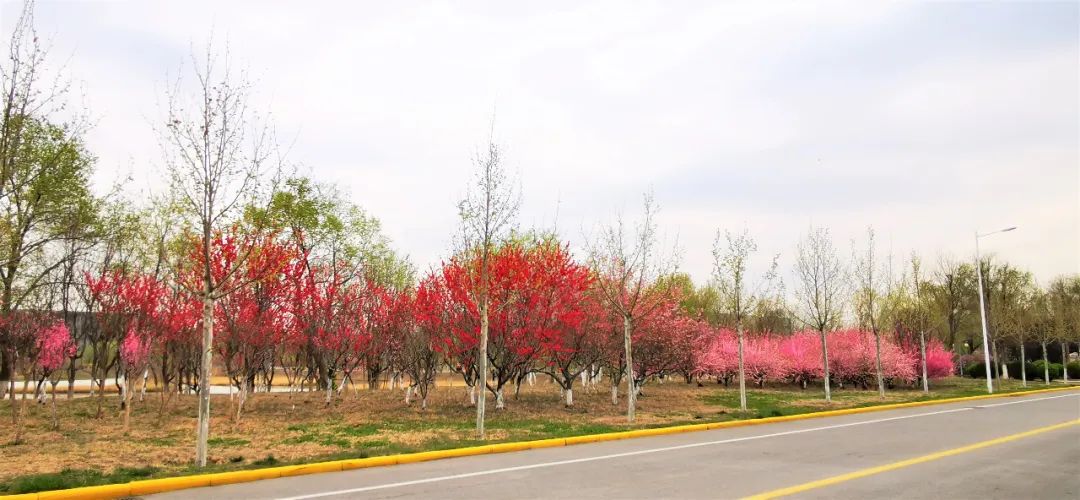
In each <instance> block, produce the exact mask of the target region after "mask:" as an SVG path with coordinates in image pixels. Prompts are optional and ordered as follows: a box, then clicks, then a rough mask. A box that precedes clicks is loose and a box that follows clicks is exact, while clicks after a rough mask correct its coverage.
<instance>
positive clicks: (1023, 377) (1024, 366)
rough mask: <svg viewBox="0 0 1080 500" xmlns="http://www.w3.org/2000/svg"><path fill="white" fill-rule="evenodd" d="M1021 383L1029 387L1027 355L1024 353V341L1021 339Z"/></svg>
mask: <svg viewBox="0 0 1080 500" xmlns="http://www.w3.org/2000/svg"><path fill="white" fill-rule="evenodd" d="M1020 383H1021V384H1022V385H1023V386H1024V387H1027V357H1026V356H1025V355H1024V341H1023V340H1021V341H1020Z"/></svg>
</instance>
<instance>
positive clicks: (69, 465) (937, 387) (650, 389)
mask: <svg viewBox="0 0 1080 500" xmlns="http://www.w3.org/2000/svg"><path fill="white" fill-rule="evenodd" d="M983 384H984V382H982V381H980V380H978V379H974V380H973V379H957V378H953V379H946V380H941V381H936V382H935V383H934V384H933V385H932V390H931V393H930V394H929V395H924V394H923V393H922V391H921V390H916V389H911V388H898V389H894V390H890V391H889V392H888V395H887V397H886V399H885V400H884V401H882V400H881V399H879V398H878V396H877V392H876V391H862V390H853V389H836V390H834V391H833V402H832V403H825V401H824V400H823V398H822V394H821V388H820V387H811V388H809V389H806V390H799V389H797V388H791V387H784V386H778V387H766V388H763V389H760V388H751V389H750V390H749V394H748V404H749V406H750V410H749V411H747V412H741V411H739V410H738V402H739V395H738V390H737V389H734V388H725V387H723V386H720V385H717V384H715V383H711V382H710V383H706V384H705V385H704V386H702V387H698V386H697V384H685V383H680V382H674V381H668V382H667V383H665V384H658V383H655V382H653V383H650V384H649V385H647V386H646V387H645V388H644V389H643V394H642V397H641V398H640V399H639V407H638V422H637V423H635V424H634V425H628V424H627V423H626V422H625V416H624V415H623V412H624V411H625V406H623V405H624V404H625V400H620V406H618V407H615V406H612V404H611V400H610V392H609V390H608V387H607V386H595V387H591V388H588V389H582V388H580V387H578V388H575V391H574V392H575V394H574V396H575V398H574V399H575V407H574V408H564V407H563V405H562V400H561V398H560V396H559V393H558V387H557V386H556V385H553V384H550V383H548V382H546V381H543V382H538V383H537V384H536V385H535V386H533V387H529V386H525V387H523V388H522V390H521V395H520V398H518V399H514V398H513V397H512V396H510V395H508V397H507V408H506V409H505V410H499V411H496V410H494V409H493V406H494V404H492V403H491V402H490V401H491V400H490V398H489V408H491V409H489V413H488V420H487V429H488V437H489V439H488V440H487V441H484V442H481V441H478V440H477V439H475V437H474V436H473V422H474V418H475V409H474V408H472V407H470V406H469V405H468V404H467V403H468V398H467V394H466V392H465V390H464V389H463V388H461V387H460V386H459V387H438V388H436V389H434V390H433V391H432V395H431V398H430V399H429V408H428V410H427V411H421V410H420V409H419V407H418V405H417V404H415V403H414V405H413V406H412V407H407V406H405V405H404V403H403V401H402V392H401V391H390V390H377V391H358V392H355V393H347V394H346V395H345V397H344V400H342V401H339V402H337V403H336V404H335V405H334V406H332V407H327V406H326V405H325V404H324V403H323V398H322V395H321V394H315V393H308V394H298V395H292V396H290V395H288V394H255V395H254V396H253V397H252V398H251V399H250V400H249V401H248V404H247V406H246V407H245V408H246V411H245V413H244V415H243V417H242V418H241V419H240V421H234V420H233V419H232V418H230V417H229V416H227V415H229V414H231V413H232V411H230V407H231V404H230V401H229V398H228V397H227V396H220V397H219V396H215V397H214V399H213V402H212V406H211V407H212V409H213V416H214V418H213V420H212V422H211V425H212V428H211V436H212V438H211V439H210V443H209V444H210V461H211V462H212V465H210V466H209V467H207V468H206V469H199V468H196V467H194V466H192V465H191V461H192V458H193V455H194V443H193V441H194V435H195V423H196V418H195V398H194V397H193V396H174V397H173V401H172V402H171V403H170V404H169V406H168V407H166V409H165V410H164V412H162V411H161V405H160V400H159V399H158V397H159V396H158V395H157V394H148V395H147V400H146V401H145V402H142V403H139V402H136V404H135V406H134V407H133V411H132V427H131V430H130V431H129V432H128V433H127V434H126V435H125V434H124V433H123V432H122V429H121V418H120V412H119V409H118V408H117V404H118V400H117V399H116V398H115V397H109V398H106V399H105V410H104V414H103V417H102V418H96V415H97V402H96V401H95V400H91V399H88V398H81V399H74V400H71V401H67V400H58V401H57V407H58V408H57V410H58V414H59V421H60V426H59V429H57V430H53V429H52V428H51V424H50V411H51V410H50V408H49V407H48V406H47V405H44V406H42V405H35V404H32V403H30V402H29V401H26V404H25V405H24V418H23V422H24V427H25V429H24V436H25V439H24V442H23V443H21V444H18V445H15V444H11V443H10V439H11V436H12V435H13V434H14V432H13V428H12V424H11V420H10V418H7V417H6V416H5V418H3V419H2V422H0V440H2V441H0V464H4V465H3V468H2V469H0V493H28V492H34V491H43V490H50V489H60V488H73V487H78V486H88V485H97V484H108V483H117V482H126V481H131V480H136V479H146V478H156V477H165V476H175V475H184V474H196V473H200V472H218V471H225V470H239V469H249V468H258V467H266V466H271V465H283V464H294V463H303V462H312V461H321V460H333V459H343V458H362V457H368V456H376V455H388V454H394V453H408V452H416V451H427V450H438V449H447V448H457V447H463V446H472V445H477V444H482V443H494V442H506V441H520V440H531V439H544V438H553V437H565V436H576V435H584V434H596V433H603V432H612V431H619V430H627V429H634V428H646V427H659V426H666V425H676V424H685V423H704V422H718V421H726V420H734V419H745V418H763V417H771V416H780V415H793V414H799V413H808V412H814V411H821V410H829V409H840V408H850V407H857V406H869V405H874V404H881V403H882V402H888V403H893V402H903V401H917V400H924V399H937V398H949V397H958V396H969V395H977V394H984V393H985V390H986V389H985V385H983ZM1052 386H1057V387H1060V386H1061V384H1060V383H1056V384H1053V385H1052ZM1042 387H1044V386H1043V385H1042V383H1034V384H1030V387H1029V388H1030V389H1039V388H1042ZM1020 389H1021V387H1020V383H1019V382H1018V381H1012V380H1007V381H1005V383H1004V386H1003V387H1002V388H1001V389H1000V391H1001V392H1010V391H1016V390H1020ZM9 405H10V403H9V402H8V401H3V402H2V406H0V408H2V409H3V411H4V412H8V411H10V409H9V408H10V406H9Z"/></svg>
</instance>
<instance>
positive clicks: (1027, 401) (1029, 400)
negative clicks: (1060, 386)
mask: <svg viewBox="0 0 1080 500" xmlns="http://www.w3.org/2000/svg"><path fill="white" fill-rule="evenodd" d="M1076 396H1080V394H1065V395H1063V396H1047V397H1045V398H1037V399H1021V400H1019V401H1006V402H1004V403H994V404H992V405H979V406H976V408H993V407H995V406H1008V405H1018V404H1020V403H1031V402H1033V401H1046V400H1047V399H1058V398H1074V397H1076Z"/></svg>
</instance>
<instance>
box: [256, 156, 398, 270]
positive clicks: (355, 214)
mask: <svg viewBox="0 0 1080 500" xmlns="http://www.w3.org/2000/svg"><path fill="white" fill-rule="evenodd" d="M244 222H245V224H247V225H248V226H249V227H252V228H270V229H273V230H278V231H282V232H285V233H286V234H287V235H288V236H289V237H291V238H294V239H295V240H296V241H297V243H300V244H301V247H302V248H303V249H304V250H306V251H311V252H312V253H313V257H315V258H320V257H321V258H326V259H333V260H334V261H335V263H336V265H339V266H345V267H348V268H350V269H351V270H353V271H355V272H357V273H362V274H363V276H364V278H366V279H369V280H372V281H374V282H376V283H378V284H380V285H383V286H387V287H391V288H395V289H406V288H409V287H411V286H412V285H413V283H414V281H415V278H416V270H415V269H414V268H413V266H412V264H411V263H410V262H409V261H408V259H407V258H406V257H404V256H401V255H398V254H397V253H396V252H395V251H394V250H393V248H391V246H390V240H389V239H388V238H387V237H386V236H385V235H383V234H382V224H381V223H380V222H379V219H377V218H375V217H374V216H371V215H369V214H368V213H367V212H365V211H364V210H363V209H362V208H360V207H359V206H357V205H355V204H353V203H352V202H350V201H348V200H347V199H345V197H344V196H343V195H342V194H341V193H340V192H338V191H337V190H336V189H335V188H334V187H333V186H331V185H325V184H319V183H316V182H314V181H312V180H311V179H309V178H307V177H294V178H291V179H287V180H286V181H285V182H284V184H283V185H282V186H281V188H279V189H278V191H276V192H275V193H273V194H272V195H271V199H270V203H269V206H268V207H267V208H263V207H256V206H249V207H247V209H246V210H245V213H244Z"/></svg>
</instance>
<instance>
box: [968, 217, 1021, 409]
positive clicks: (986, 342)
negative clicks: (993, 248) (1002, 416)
mask: <svg viewBox="0 0 1080 500" xmlns="http://www.w3.org/2000/svg"><path fill="white" fill-rule="evenodd" d="M1013 229H1016V226H1012V227H1007V228H1005V229H999V230H997V231H991V232H989V233H983V234H979V232H978V231H976V232H975V273H976V275H978V277H979V316H980V317H981V318H982V338H983V360H984V364H985V365H986V392H987V393H988V394H993V393H994V383H993V381H992V379H991V374H990V335H989V334H988V333H987V331H986V301H985V299H983V277H982V262H981V258H980V257H979V238H982V237H984V236H990V235H991V234H997V233H1004V232H1008V231H1012V230H1013ZM1021 362H1023V361H1021Z"/></svg>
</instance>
